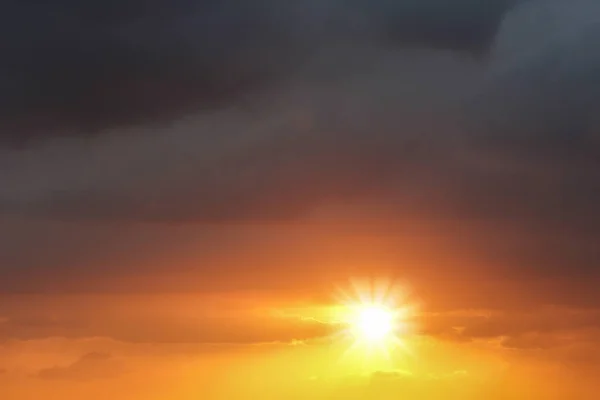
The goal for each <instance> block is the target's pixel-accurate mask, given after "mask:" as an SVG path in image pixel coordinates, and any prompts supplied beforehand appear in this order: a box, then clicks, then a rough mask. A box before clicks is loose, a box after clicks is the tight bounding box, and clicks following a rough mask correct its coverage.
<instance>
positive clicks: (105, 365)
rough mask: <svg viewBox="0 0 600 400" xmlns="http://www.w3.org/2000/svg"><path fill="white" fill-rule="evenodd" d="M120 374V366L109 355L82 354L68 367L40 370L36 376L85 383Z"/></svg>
mask: <svg viewBox="0 0 600 400" xmlns="http://www.w3.org/2000/svg"><path fill="white" fill-rule="evenodd" d="M120 373H121V365H120V364H119V363H118V362H117V360H116V359H114V358H113V356H112V355H111V354H109V353H100V352H93V353H88V354H84V355H83V356H81V358H79V359H78V360H76V361H75V362H73V363H72V364H70V365H67V366H56V367H51V368H45V369H42V370H40V371H39V372H38V374H37V376H38V377H39V378H41V379H61V380H63V379H66V380H77V381H81V380H84V381H87V380H90V379H110V378H113V377H116V376H119V375H120Z"/></svg>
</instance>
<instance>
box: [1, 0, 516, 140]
mask: <svg viewBox="0 0 600 400" xmlns="http://www.w3.org/2000/svg"><path fill="white" fill-rule="evenodd" d="M511 3H513V0H495V1H493V2H487V3H486V5H485V6H484V5H482V4H481V3H480V2H478V1H475V0H455V1H454V2H453V3H452V6H450V5H448V3H447V2H443V1H439V0H430V1H408V2H402V3H400V4H399V3H396V2H388V1H384V0H379V1H363V0H353V1H350V2H341V1H338V0H325V1H323V0H320V1H316V0H310V1H304V2H301V3H297V4H290V3H285V5H282V3H281V2H278V1H274V0H257V1H253V2H252V4H250V3H247V2H245V1H239V0H224V1H204V2H192V1H188V0H177V1H173V2H169V3H168V4H167V3H161V2H156V1H152V0H128V1H124V2H116V1H103V2H100V1H94V2H87V3H86V4H85V5H82V4H76V3H75V2H71V1H60V2H52V3H48V4H46V3H40V2H33V1H27V2H18V1H11V2H9V3H8V4H7V7H6V10H5V12H4V13H3V15H2V17H0V18H2V19H1V20H0V22H1V23H0V26H1V27H2V28H0V29H1V31H0V33H1V35H0V36H1V37H2V39H1V40H2V42H1V44H2V46H1V47H2V49H3V52H4V54H3V55H2V59H3V62H2V64H0V85H1V87H2V96H0V105H2V112H1V114H0V115H1V116H2V121H3V122H2V132H3V133H2V135H1V136H3V137H4V138H9V139H10V140H11V141H13V142H14V141H17V142H22V141H23V140H27V139H29V138H31V137H32V136H34V137H40V136H41V137H48V136H54V135H65V134H73V133H78V134H82V133H83V134H85V133H89V132H94V131H98V130H100V131H101V130H103V129H105V128H113V127H118V126H121V125H136V124H143V123H146V122H149V121H153V120H160V121H169V120H172V119H173V118H176V117H177V116H181V115H186V114H190V113H194V112H197V110H198V109H203V108H206V107H210V108H215V107H217V108H218V107H220V106H223V105H224V104H228V103H229V102H230V101H232V99H235V98H238V97H240V96H246V94H247V92H248V91H249V90H251V89H255V88H257V87H264V86H266V87H269V86H270V85H273V84H275V83H277V82H280V81H281V80H285V79H288V78H289V75H290V74H292V73H293V72H294V71H295V70H296V69H297V67H298V66H300V65H302V64H304V63H305V62H306V61H307V60H308V58H309V57H310V56H311V55H312V54H314V53H315V52H319V51H323V50H324V49H328V48H330V47H331V46H338V45H341V44H343V43H348V42H365V41H366V42H371V41H376V42H377V43H382V44H385V45H389V46H391V47H401V46H406V45H408V44H418V45H425V46H437V47H446V48H454V49H459V50H464V51H467V52H476V51H479V49H482V48H485V47H486V46H487V44H488V43H489V40H490V38H491V37H492V35H493V31H494V29H495V26H496V25H497V23H498V21H499V20H500V17H501V15H502V13H503V12H504V10H505V9H506V8H507V7H508V6H509V5H510V4H511Z"/></svg>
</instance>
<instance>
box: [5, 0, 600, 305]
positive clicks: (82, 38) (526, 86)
mask: <svg viewBox="0 0 600 400" xmlns="http://www.w3.org/2000/svg"><path fill="white" fill-rule="evenodd" d="M451 3H452V6H451V5H448V4H449V3H448V2H441V1H435V2H433V1H432V2H429V1H427V2H423V1H421V2H416V1H415V2H401V3H398V2H383V1H380V2H379V1H378V2H368V3H367V2H364V3H361V2H354V3H352V4H351V5H347V6H344V7H342V6H341V5H339V4H337V3H336V2H333V1H330V2H319V3H318V4H317V3H316V2H314V3H313V2H309V3H303V4H304V5H303V6H299V5H297V6H288V5H286V6H281V5H279V6H278V5H276V4H275V3H272V2H268V1H264V2H261V3H257V4H260V7H259V6H258V5H257V4H254V5H253V6H252V7H249V6H244V5H241V3H238V2H234V1H231V2H218V3H217V2H215V3H202V4H201V5H191V3H184V2H181V3H179V2H177V3H174V4H175V5H173V6H172V7H173V8H170V10H172V11H171V12H166V10H164V9H162V8H161V7H165V6H162V5H159V4H158V3H156V5H152V6H149V7H148V8H145V9H146V10H147V12H146V14H144V15H143V16H140V17H137V15H138V14H137V10H139V8H138V7H140V8H141V6H140V5H135V4H134V3H122V4H123V5H119V6H117V5H115V4H116V3H110V2H107V3H103V4H104V5H103V6H101V9H100V10H94V12H93V13H92V12H91V10H92V8H87V7H88V6H83V5H79V6H77V7H75V8H72V9H71V8H70V9H69V12H64V13H55V12H50V11H52V10H53V7H55V6H54V5H40V4H37V5H35V4H33V3H31V4H33V5H30V6H28V7H29V8H23V7H24V6H21V5H14V6H13V7H14V9H15V10H16V11H15V13H16V12H20V13H21V14H22V16H28V17H30V18H32V20H34V19H36V18H37V19H39V23H38V24H37V25H36V26H37V28H36V29H33V30H32V29H26V30H25V29H24V28H17V27H16V24H14V23H13V24H8V23H7V24H5V25H3V28H2V29H6V30H8V31H7V35H3V38H4V39H2V40H9V41H10V40H14V41H15V42H14V46H13V47H10V48H8V50H7V51H10V52H12V53H11V54H12V56H10V57H7V58H6V59H7V60H11V61H10V63H12V64H10V63H9V64H10V65H8V64H6V65H7V71H9V72H10V74H12V75H10V74H9V75H10V76H14V77H15V79H12V78H11V79H10V80H5V81H4V82H3V83H2V84H3V85H4V84H5V85H7V88H8V89H7V90H6V91H5V93H6V94H4V95H3V96H4V97H3V100H2V101H5V102H6V104H7V107H6V108H4V110H10V115H13V116H15V118H16V119H18V118H20V117H19V115H20V114H19V113H20V112H23V114H22V115H23V116H26V117H27V119H28V120H29V121H32V123H33V124H38V123H39V124H41V125H40V126H43V127H46V126H49V127H50V128H49V129H48V132H50V131H52V130H53V129H54V128H56V130H57V132H58V133H59V134H60V136H61V137H55V136H54V135H52V134H49V135H48V136H47V137H46V139H47V140H40V141H38V142H31V143H29V144H28V145H26V146H24V147H22V148H21V149H18V150H15V149H13V148H8V147H3V148H2V149H1V150H0V156H1V157H2V160H1V161H0V181H1V182H2V185H0V210H1V211H2V212H3V213H4V215H5V219H4V220H3V226H2V227H0V236H1V237H2V238H3V239H4V240H3V241H1V242H0V249H1V250H2V251H0V264H1V265H3V266H4V267H3V269H2V270H0V273H3V274H4V275H3V276H2V277H3V278H4V276H6V277H7V278H6V279H2V282H6V283H5V284H4V285H5V286H6V289H5V290H7V291H10V290H17V291H18V290H19V289H11V288H15V287H20V288H23V287H28V288H29V289H31V288H32V287H33V288H38V289H39V288H41V287H46V286H45V285H46V284H48V285H49V287H50V286H52V284H51V283H53V282H54V284H56V285H58V286H52V287H54V289H55V290H56V288H57V287H61V288H62V289H64V288H65V287H70V288H73V287H78V286H85V284H81V282H83V281H84V280H85V279H84V277H86V276H87V277H88V278H89V277H90V276H93V277H94V278H98V279H97V280H96V279H94V280H93V282H92V281H90V282H88V283H87V284H89V285H96V284H97V285H99V286H102V284H104V283H105V282H104V281H103V280H102V279H104V278H105V276H110V275H111V274H114V276H117V275H119V276H123V275H127V277H131V276H135V275H136V273H138V272H139V271H140V270H143V268H140V270H138V269H137V268H138V266H139V265H150V264H152V263H153V262H156V261H155V258H161V257H162V258H161V260H162V261H163V264H162V265H164V264H165V262H164V259H165V258H166V257H163V256H164V254H163V253H166V252H167V251H173V250H174V249H179V247H177V246H179V245H174V243H179V242H182V241H186V243H188V244H189V243H192V242H193V243H194V244H197V245H198V246H199V247H201V250H202V251H205V252H207V253H208V254H209V255H211V256H212V255H213V251H214V249H218V250H223V249H224V248H225V247H224V245H223V243H225V244H227V245H230V244H231V246H232V247H229V248H235V247H233V246H235V245H240V243H243V242H244V241H246V240H248V239H247V237H246V238H243V239H239V240H238V239H235V240H233V242H229V241H227V239H223V237H221V236H219V238H220V239H219V240H221V239H222V242H220V243H221V247H219V246H220V245H219V244H218V243H217V240H215V239H211V238H210V237H209V236H210V235H209V234H207V233H206V232H205V233H204V234H203V235H200V236H202V237H201V238H199V237H194V238H192V239H190V237H191V236H188V235H187V234H181V236H180V233H175V234H174V235H173V237H172V238H168V237H166V236H168V235H170V234H171V233H172V232H173V231H172V230H168V233H167V234H163V235H162V236H161V235H154V234H153V233H144V234H142V233H140V230H143V228H140V229H139V230H138V228H139V226H140V224H143V223H146V222H166V223H173V222H180V223H181V222H183V223H190V222H194V223H219V224H225V223H239V222H249V221H251V222H257V221H260V222H264V221H269V222H272V221H281V220H290V219H296V220H302V219H303V218H305V217H306V216H307V215H308V216H311V213H312V212H314V211H315V210H316V209H317V210H318V209H319V208H320V207H322V206H329V205H333V206H335V205H340V204H342V205H345V204H351V205H353V206H354V205H358V206H357V207H356V208H357V209H359V210H360V212H362V213H363V214H362V215H364V214H368V215H370V213H372V212H373V211H374V209H377V210H379V209H381V208H386V213H384V216H385V218H383V219H384V220H385V221H387V223H388V224H390V225H394V224H396V222H397V221H404V220H406V219H407V218H423V220H429V221H431V220H433V221H436V220H451V221H454V222H453V223H454V224H455V227H456V226H458V228H457V232H459V235H458V236H459V239H454V238H452V239H450V238H449V239H448V240H449V241H450V242H451V243H456V242H455V241H460V240H462V242H460V243H459V244H460V245H461V246H462V247H460V250H461V251H458V250H457V251H456V253H452V252H450V251H449V252H448V258H450V257H451V256H457V257H458V258H459V259H460V260H461V261H462V260H463V259H462V258H461V257H462V256H464V254H466V253H467V250H469V251H471V253H474V254H475V255H476V257H475V256H474V257H473V258H472V259H469V261H470V262H472V263H473V264H478V265H482V266H484V267H481V268H480V269H486V268H487V269H490V270H492V269H493V270H495V271H496V272H495V273H496V275H495V276H501V277H503V278H506V277H510V278H511V279H513V280H514V281H517V283H518V282H521V281H522V282H525V283H523V285H524V286H526V285H527V284H530V283H532V282H535V283H536V285H539V286H541V287H545V288H551V290H539V291H538V292H536V295H538V296H546V297H549V298H552V299H553V301H554V302H557V303H562V302H569V301H571V302H572V301H573V299H577V303H578V304H579V305H583V304H586V305H588V306H589V305H590V304H597V300H598V299H597V293H596V292H597V291H595V289H594V288H593V287H592V286H593V282H594V279H595V278H597V274H598V268H597V265H596V260H597V259H598V246H597V245H596V243H597V242H598V239H599V238H598V235H599V234H600V232H599V230H598V227H599V226H600V225H599V222H600V219H599V218H600V214H599V213H598V212H597V210H596V208H597V207H596V204H598V202H599V201H600V187H599V182H600V176H599V173H598V171H600V169H598V168H597V167H598V165H597V163H598V162H597V160H598V135H597V133H596V131H597V119H596V118H595V114H594V112H593V111H594V109H595V105H596V104H597V100H598V99H599V96H598V94H599V93H598V88H597V87H596V86H597V85H595V74H596V70H597V68H596V66H597V65H598V52H597V51H596V50H595V48H594V46H593V44H594V43H595V42H597V41H596V40H595V39H596V36H597V35H598V32H597V29H596V28H595V27H594V26H593V24H590V23H587V22H586V23H582V21H584V20H583V19H582V18H583V17H584V16H588V15H594V13H593V12H590V11H591V10H593V8H590V7H592V5H591V3H590V2H589V1H584V0H578V1H576V2H574V3H573V5H572V6H570V7H571V8H570V10H574V9H577V10H580V11H579V12H574V11H570V12H569V14H568V18H563V13H561V12H560V10H561V7H560V5H559V4H558V2H553V1H550V2H541V1H529V2H527V3H526V4H521V5H518V6H517V7H516V8H513V9H512V10H511V11H510V12H509V13H508V14H506V16H505V18H504V19H503V20H502V24H500V27H499V30H498V31H497V32H496V30H495V27H496V25H497V23H498V22H499V21H500V20H501V19H502V16H503V15H504V11H505V9H506V8H507V7H508V6H509V5H510V4H509V3H508V2H502V1H498V2H492V3H490V2H486V4H485V5H483V4H481V2H475V1H467V0H464V1H457V2H451ZM511 3H512V2H511ZM19 4H21V3H19ZM53 4H54V3H53ZM57 4H58V3H57ZM94 4H95V3H94ZM120 4H121V3H120ZM125 4H132V6H131V7H129V8H127V9H125V8H121V7H125ZM277 4H279V2H278V3H277ZM89 7H92V6H91V5H90V6H89ZM111 7H112V8H111ZM153 7H156V8H153ZM449 7H451V8H452V11H453V12H443V13H442V10H443V11H448V10H449ZM41 9H44V10H45V11H44V12H43V13H40V12H38V11H37V10H41ZM48 10H50V11H48ZM359 11H360V12H359ZM98 12H99V15H101V16H102V18H99V19H94V18H93V17H92V15H98ZM48 13H50V14H48ZM530 13H533V15H537V16H539V18H536V21H537V22H536V23H535V24H532V23H531V22H530V21H531V18H529V17H528V15H531V14H530ZM159 14H160V15H161V16H162V17H161V18H157V17H155V16H156V15H159ZM15 15H16V14H15ZM47 15H52V18H50V19H49V18H48V17H47ZM442 15H443V16H442ZM565 15H566V14H565ZM300 16H302V17H301V18H300ZM2 18H6V16H5V14H3V17H2ZM586 18H589V17H586ZM15 20H16V19H15ZM57 21H60V24H58V22H57ZM81 21H85V22H86V23H85V24H83V23H81ZM210 21H213V22H212V23H211V22H210ZM308 21H312V22H313V23H312V24H311V23H308ZM546 21H547V22H546ZM550 21H553V22H552V23H550ZM585 21H587V20H585ZM19 26H20V25H19ZM59 26H60V27H64V29H62V28H61V29H58V27H59ZM259 26H260V27H259ZM555 26H560V27H561V28H560V29H558V30H555V29H554V27H555ZM10 29H13V30H14V29H22V31H20V33H19V34H8V33H10V32H13V31H10ZM25 31H26V32H25ZM15 32H16V31H15ZM493 32H496V34H495V35H494V34H493ZM549 32H552V35H551V36H552V38H553V39H552V40H549V39H548V35H549ZM556 32H558V33H556ZM61 35H62V36H61ZM209 37H211V38H215V39H214V40H212V39H211V40H208V39H207V38H209ZM11 38H14V39H11ZM41 38H47V40H48V41H50V39H52V40H51V42H52V43H54V44H53V46H54V45H55V44H56V43H59V44H60V46H59V47H60V48H54V47H51V46H50V47H48V46H46V45H44V46H42V43H43V41H41ZM198 38H201V39H202V40H201V39H198ZM240 38H244V40H240ZM474 38H483V39H481V42H480V43H479V44H477V43H476V42H479V41H480V39H474ZM555 39H556V40H555ZM44 40H46V39H44ZM18 41H21V42H19V43H17V42H18ZM490 42H491V43H492V46H491V51H490V54H488V55H487V56H486V57H485V58H484V59H475V58H473V57H471V56H470V54H469V52H470V53H471V54H472V53H475V52H477V50H476V49H477V48H481V47H487V46H486V43H490ZM25 44H27V46H29V47H27V46H25ZM57 46H58V45H57ZM61 46H62V47H61ZM24 48H26V49H29V50H30V51H27V52H24V51H22V49H24ZM42 48H44V49H46V50H45V51H46V53H42V52H41V49H42ZM458 50H464V51H462V52H461V51H458ZM49 55H52V57H49ZM42 56H43V57H42ZM36 57H40V59H38V58H36ZM44 57H48V58H51V59H52V60H54V61H52V62H51V63H50V64H47V63H43V62H40V61H39V60H41V59H45V58H44ZM300 60H301V61H300ZM42 65H49V67H48V68H46V69H44V68H41V66H42ZM8 67H10V68H8ZM9 75H6V76H9ZM17 78H18V79H17ZM263 79H264V80H263ZM22 82H28V84H27V85H29V86H27V85H26V87H27V88H28V90H29V91H27V90H24V89H23V86H22ZM265 82H268V84H267V83H265ZM247 84H248V85H249V86H246V85H247ZM203 85H205V86H203ZM206 85H208V86H206ZM210 85H214V86H210ZM238 90H239V91H238ZM215 93H216V94H220V93H221V94H223V96H222V99H223V101H222V102H219V101H216V99H217V98H219V96H217V95H216V94H215ZM237 93H243V94H244V96H245V97H244V96H243V97H244V99H241V100H239V99H237V96H236V94H237ZM57 94H60V96H58V98H57V97H56V96H57ZM234 98H235V100H234ZM17 100H18V101H17ZM146 101H149V102H150V103H148V104H147V103H145V102H146ZM199 104H204V105H207V104H210V105H211V106H212V108H211V109H210V110H208V109H200V108H198V107H199ZM171 106H172V110H174V112H175V113H176V114H181V113H183V112H184V111H189V113H187V114H188V117H187V118H181V119H177V120H176V122H173V123H171V124H162V125H161V124H154V123H152V121H153V119H154V117H155V116H158V114H161V113H162V112H163V110H164V111H165V112H166V113H167V114H168V113H169V112H170V111H169V108H170V107H171ZM11 107H12V108H11ZM40 110H43V113H42V114H44V113H45V114H44V115H45V116H44V118H46V117H47V118H49V119H50V121H51V122H46V121H47V120H44V119H42V118H41V117H40V115H42V114H40ZM8 113H9V111H7V114H8ZM16 119H13V118H12V117H11V118H7V119H5V121H8V122H7V123H13V122H14V121H16ZM39 121H43V122H39ZM52 121H54V122H52ZM127 121H129V122H127ZM132 121H133V122H135V123H134V124H133V126H130V123H131V122H132ZM65 124H66V125H69V124H72V125H71V126H72V127H73V129H63V128H60V129H58V128H59V127H60V126H63V125H65ZM94 125H96V126H98V127H110V129H106V130H105V131H103V133H102V134H101V135H96V136H93V137H77V136H72V135H70V134H69V133H72V132H73V131H76V130H78V129H81V130H85V131H87V130H88V129H87V127H89V126H94ZM53 127H54V128H53ZM84 127H85V129H84ZM4 131H5V132H8V133H9V134H12V132H16V131H14V130H11V129H8V130H4ZM28 132H32V131H29V130H28ZM63 134H64V135H63ZM365 204H366V206H365V207H363V206H364V205H365ZM9 214H11V215H14V214H18V215H19V216H16V217H10V218H9V217H7V215H9ZM56 220H61V221H59V222H57V221H56ZM99 220H103V221H111V222H114V223H115V224H116V225H115V226H112V227H110V228H107V227H106V226H103V227H99V225H98V224H99V222H98V221H99ZM31 221H35V222H31ZM473 221H478V222H480V221H483V222H485V223H487V224H488V225H487V227H488V228H487V230H488V231H491V232H492V234H490V235H491V236H490V235H483V234H482V232H480V231H478V230H476V229H473V230H469V229H468V228H462V227H463V226H467V227H468V226H470V225H469V223H472V222H473ZM127 223H132V225H131V226H133V224H134V223H135V224H138V225H136V226H137V227H138V228H135V229H134V228H131V229H132V231H130V232H128V231H127V230H126V229H123V226H126V225H127ZM109 224H110V223H109ZM117 225H118V226H117ZM153 229H156V226H155V227H154V228H153ZM164 229H166V228H164ZM207 229H214V226H213V227H212V228H207ZM148 231H150V228H148ZM165 232H167V230H165ZM496 232H498V233H496ZM493 234H496V236H493ZM146 235H147V236H146ZM448 236H451V235H450V234H449V235H448ZM454 236H456V235H454ZM461 238H462V239H461ZM266 242H268V243H271V242H269V241H268V240H266ZM198 243H202V245H199V244H198ZM245 243H252V244H254V243H255V242H251V241H250V240H248V241H247V242H245ZM32 246H33V248H35V249H37V250H38V252H37V253H35V254H34V253H33V252H31V250H30V249H31V248H32ZM190 246H191V245H190ZM444 254H445V253H444ZM459 256H460V257H459ZM134 261H135V262H134ZM461 261H459V260H454V262H455V263H460V262H461ZM211 262H214V258H209V260H208V261H207V262H206V263H205V264H206V265H213V264H211ZM156 263H157V264H158V262H156ZM134 264H135V265H136V266H133V265H134ZM205 264H203V265H202V267H198V271H199V273H203V272H204V273H206V272H207V271H209V270H210V271H211V273H212V272H214V271H216V268H215V267H206V265H205ZM215 264H218V263H215ZM249 264H252V262H249V263H248V265H249ZM257 264H258V262H255V263H254V264H252V265H257ZM124 265H127V266H128V267H127V268H123V266H124ZM444 265H445V264H444ZM24 266H26V267H27V268H31V269H27V268H23V267H24ZM244 268H246V269H248V267H247V266H242V267H239V268H238V269H237V270H235V269H227V270H226V271H227V272H231V271H239V270H242V269H244ZM440 268H441V267H440ZM459 269H460V268H459ZM59 270H60V271H61V274H58V272H57V271H59ZM119 271H120V272H119ZM123 271H125V272H123ZM270 271H278V269H277V268H275V267H273V268H272V269H271V270H270ZM54 272H57V274H58V275H60V279H52V274H53V273H54ZM294 276H296V275H294ZM69 279H70V280H69ZM59 280H60V282H58V281H59ZM258 280H259V279H258V278H257V279H255V280H254V281H252V282H257V281H258ZM114 281H116V279H113V283H112V284H113V285H114V284H115V283H114ZM15 282H17V283H19V285H16V284H15ZM32 282H33V283H32ZM127 282H128V281H127ZM567 282H568V283H567ZM211 283H213V282H212V281H211ZM279 283H280V282H279V281H278V280H277V279H274V280H273V281H271V284H279ZM563 283H564V284H563ZM188 284H190V285H191V283H188ZM106 285H107V286H111V285H110V284H106ZM121 285H123V284H122V283H121ZM103 287H104V286H103ZM104 288H105V287H104ZM79 289H80V290H83V289H81V287H79ZM457 296H459V295H457ZM459 297H460V296H459ZM482 301H484V300H482ZM490 301H497V302H500V300H490ZM550 302H552V301H550Z"/></svg>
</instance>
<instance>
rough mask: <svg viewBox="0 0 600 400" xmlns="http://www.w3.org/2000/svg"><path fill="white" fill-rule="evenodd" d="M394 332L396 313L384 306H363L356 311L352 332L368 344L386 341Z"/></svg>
mask: <svg viewBox="0 0 600 400" xmlns="http://www.w3.org/2000/svg"><path fill="white" fill-rule="evenodd" d="M393 331H394V313H393V312H392V311H390V310H387V309H386V308H385V307H382V306H377V305H374V306H363V307H360V309H358V310H357V311H356V316H355V319H354V321H352V332H353V334H354V335H355V336H356V338H357V339H361V340H365V341H368V342H377V341H381V340H385V339H386V337H387V336H388V335H390V334H392V332H393Z"/></svg>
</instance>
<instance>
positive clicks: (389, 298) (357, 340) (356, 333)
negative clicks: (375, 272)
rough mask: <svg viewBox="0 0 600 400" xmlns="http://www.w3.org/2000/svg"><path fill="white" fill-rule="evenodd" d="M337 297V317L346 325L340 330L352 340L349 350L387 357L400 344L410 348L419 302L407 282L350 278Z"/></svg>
mask: <svg viewBox="0 0 600 400" xmlns="http://www.w3.org/2000/svg"><path fill="white" fill-rule="evenodd" d="M337 297H338V301H339V302H340V303H341V304H340V306H339V307H338V310H339V311H338V316H339V318H338V321H339V322H340V323H341V326H343V327H344V328H343V329H342V331H341V332H340V333H341V336H342V338H344V341H347V340H348V341H350V347H349V349H348V352H349V353H360V354H363V355H364V356H368V357H371V356H374V355H376V354H384V355H385V356H386V357H387V356H389V355H390V354H392V353H395V352H396V350H397V349H398V348H400V349H402V350H405V351H408V346H407V340H406V339H407V337H408V335H409V334H410V333H411V332H412V331H414V328H415V327H414V317H415V313H416V312H415V311H416V306H415V304H414V302H412V301H409V299H408V295H407V290H406V288H405V287H404V286H400V285H398V284H394V283H393V282H392V281H390V280H377V281H374V280H362V281H351V283H350V285H348V286H346V287H344V288H340V290H339V291H338V296H337Z"/></svg>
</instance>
